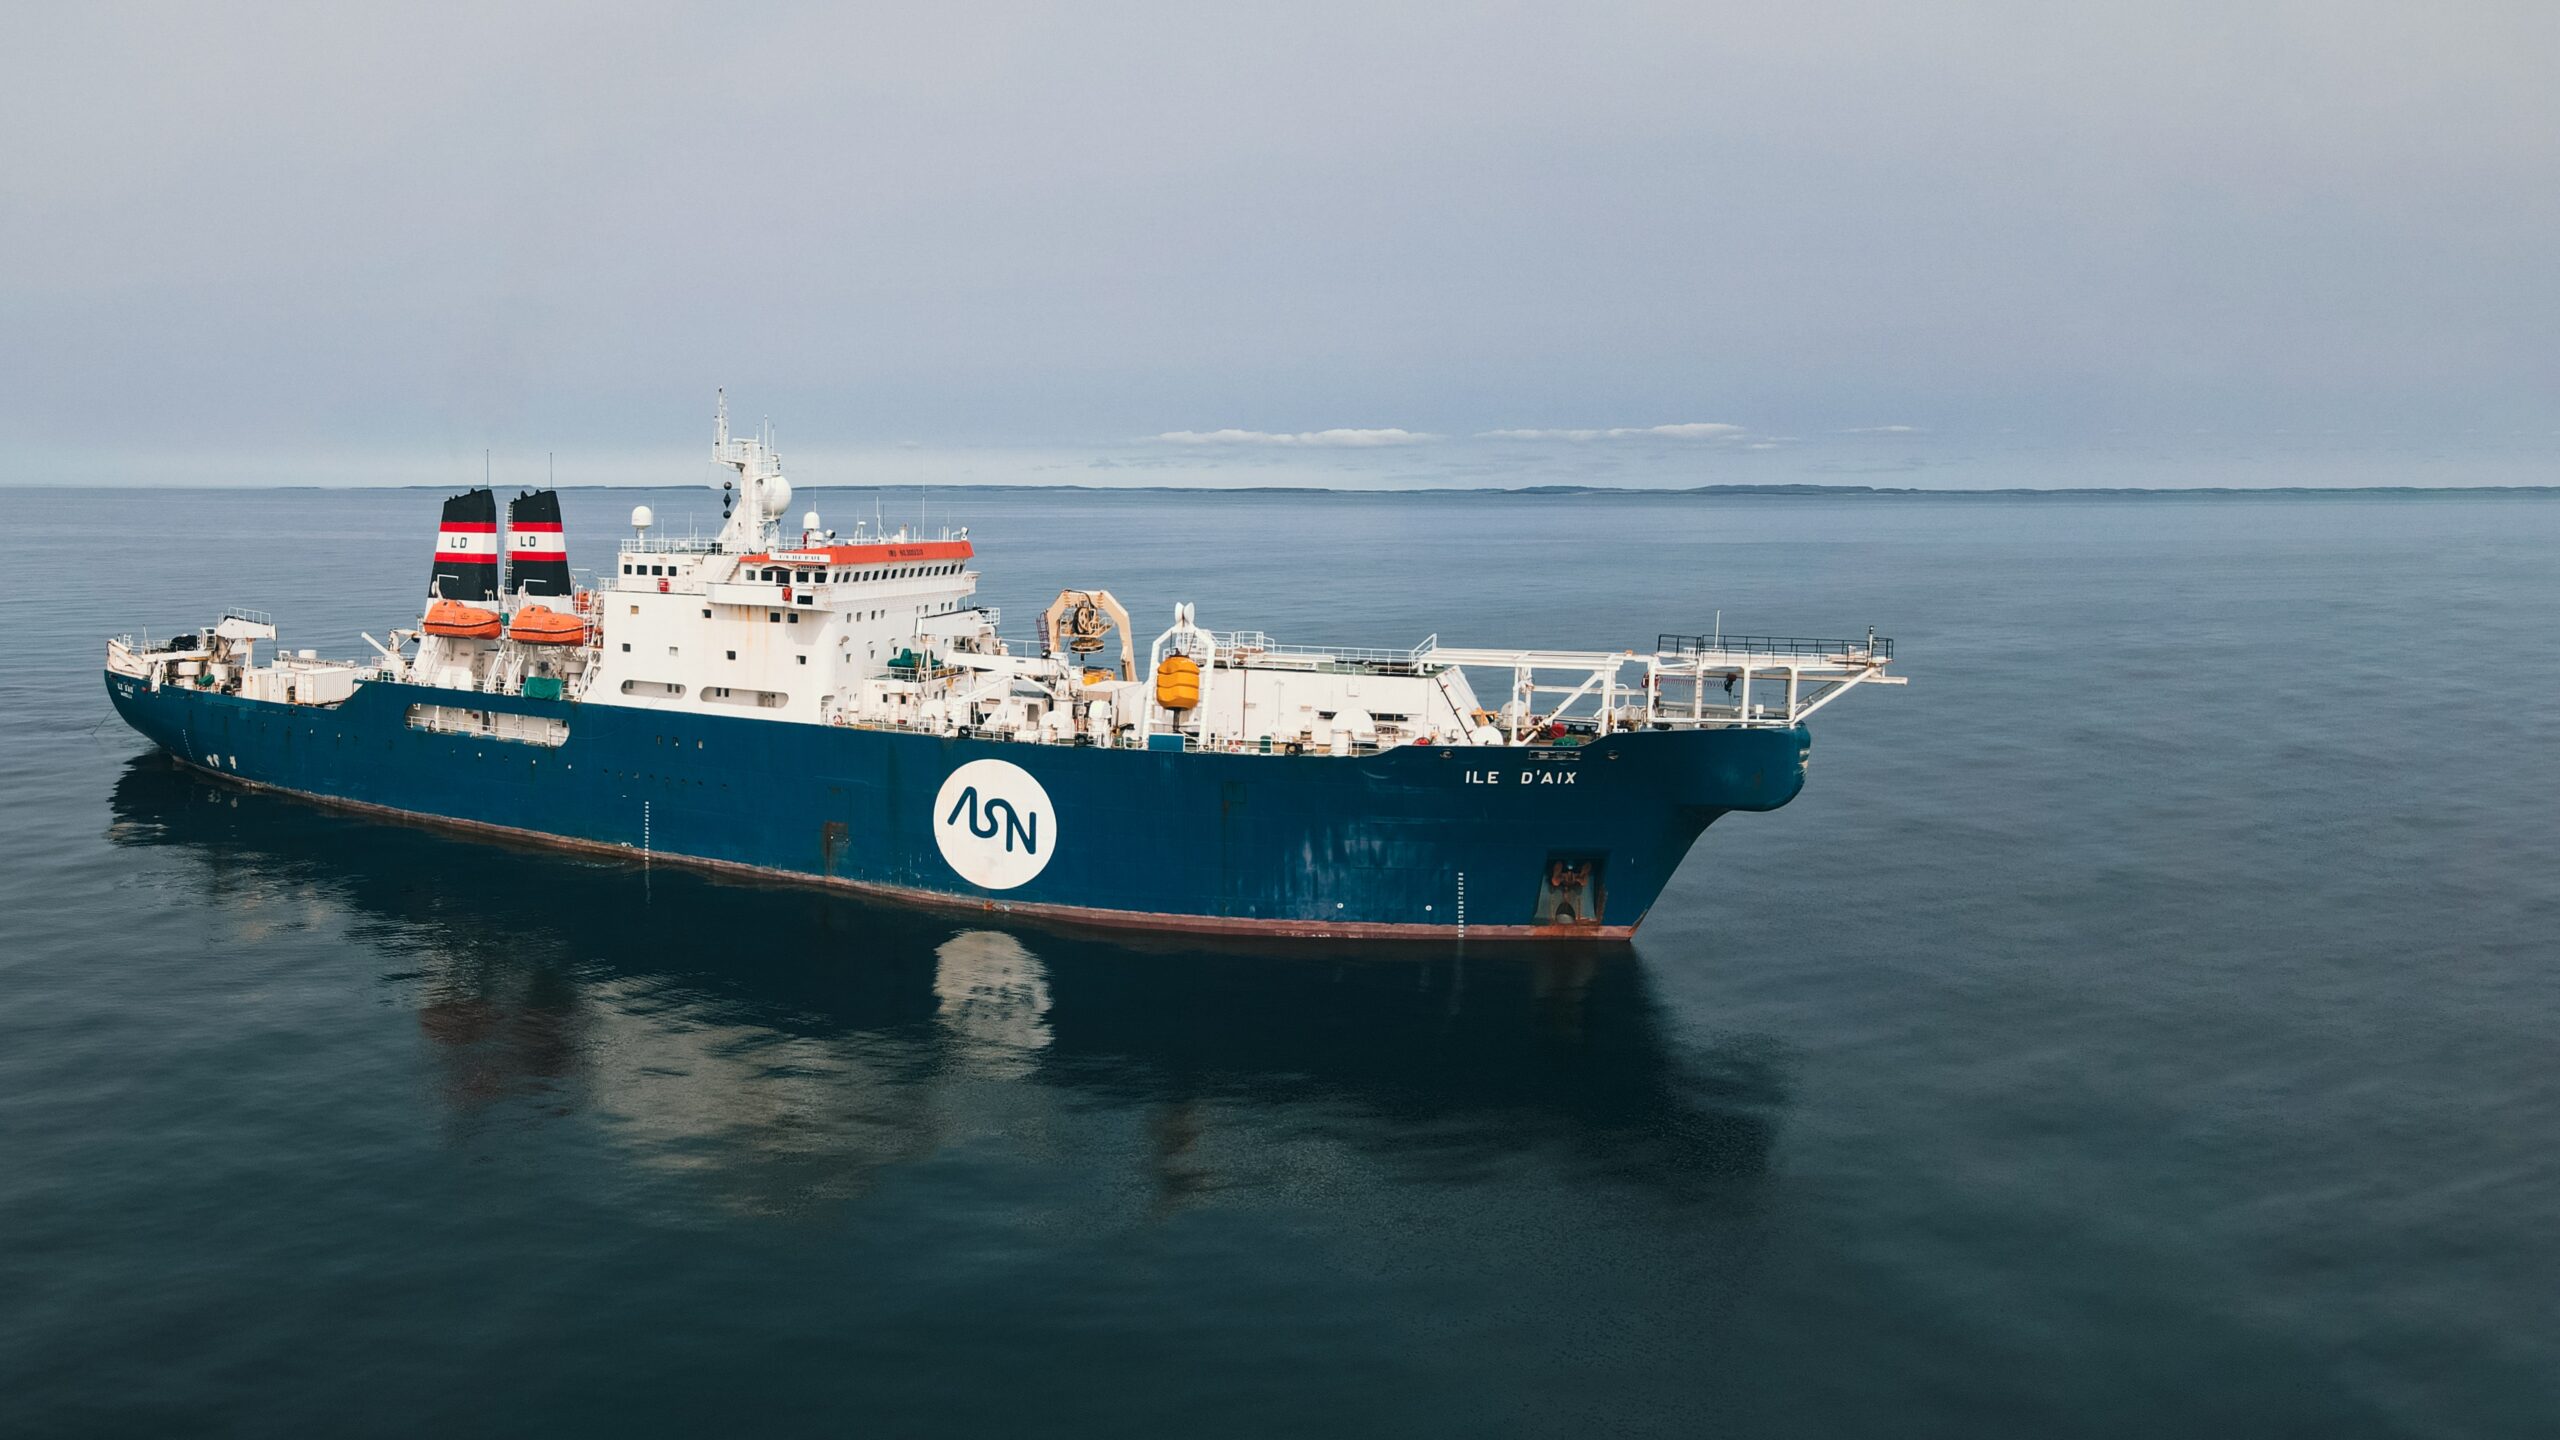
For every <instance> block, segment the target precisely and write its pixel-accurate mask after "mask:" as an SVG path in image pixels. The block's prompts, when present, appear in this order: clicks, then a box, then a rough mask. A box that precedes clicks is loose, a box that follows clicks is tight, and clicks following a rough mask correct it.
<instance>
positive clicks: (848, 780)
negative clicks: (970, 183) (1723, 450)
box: [106, 404, 1902, 939]
mask: <svg viewBox="0 0 2560 1440" xmlns="http://www.w3.org/2000/svg"><path fill="white" fill-rule="evenodd" d="M713 453H714V456H715V458H716V459H717V460H719V461H720V462H722V463H723V464H725V465H726V466H728V467H729V468H730V469H731V470H733V471H734V472H735V474H734V477H733V478H730V479H728V480H726V481H724V482H723V486H722V488H723V491H724V501H725V502H726V503H727V504H728V506H729V507H730V508H729V509H728V511H727V513H726V517H725V521H724V524H723V526H722V528H721V530H720V532H719V533H718V535H717V536H715V537H713V538H710V539H686V540H675V539H668V538H664V537H662V536H654V535H652V534H651V533H650V531H651V530H652V528H653V517H652V516H651V514H650V512H649V511H648V509H647V507H645V506H644V507H641V508H640V509H638V510H635V511H634V512H633V513H632V527H633V532H634V533H633V535H632V537H631V538H630V539H627V540H624V541H623V542H622V544H621V546H620V550H619V553H618V555H617V557H616V561H615V564H614V567H613V572H612V573H611V574H609V575H605V576H602V577H600V578H599V579H598V580H597V581H596V582H595V583H594V584H593V585H592V587H591V588H580V587H579V586H578V585H577V584H576V582H575V581H574V580H573V578H572V576H571V573H570V569H569V560H568V551H567V548H566V544H565V541H564V538H563V531H562V527H561V511H560V502H559V497H558V495H557V493H556V492H553V491H550V490H538V491H533V492H530V493H526V494H523V495H520V496H518V497H517V498H516V499H515V500H514V501H513V502H511V503H510V504H509V505H508V506H507V523H506V524H505V525H504V526H503V527H502V526H501V525H500V523H499V517H498V505H497V499H496V497H495V495H494V494H493V493H492V492H491V491H490V490H488V489H479V490H473V491H470V492H468V493H466V494H462V495H458V496H455V497H454V498H452V499H450V500H448V501H446V502H445V507H444V520H443V526H442V529H441V530H440V532H439V534H438V536H437V542H436V551H435V567H434V570H433V574H432V579H431V581H430V583H429V586H428V591H427V595H426V603H425V607H424V610H423V613H421V614H420V615H419V616H418V617H417V618H416V619H415V620H414V621H413V622H412V623H410V624H409V625H406V626H404V627H402V628H400V629H396V630H394V631H392V632H391V640H390V641H389V642H388V643H385V642H381V641H375V640H373V639H372V637H370V636H368V637H366V638H367V640H368V643H370V644H372V645H373V647H374V649H375V651H376V652H377V653H376V654H375V656H374V657H372V658H369V659H366V660H361V661H338V660H324V659H321V658H318V657H317V656H316V655H315V654H314V652H312V651H310V650H302V651H299V652H294V651H287V650H283V649H281V648H279V647H276V646H275V645H274V643H273V642H274V640H275V636H276V630H275V626H274V624H273V623H272V622H271V621H270V620H269V618H268V617H267V616H266V615H264V614H262V613H259V612H257V611H251V610H232V611H229V612H227V613H225V614H224V615H223V616H222V617H221V618H220V619H219V620H218V621H217V622H216V623H215V624H213V625H210V626H208V627H205V628H203V629H201V630H197V631H193V632H189V633H186V634H183V635H181V636H180V637H178V638H177V639H175V640H168V641H159V642H153V641H149V640H143V639H137V638H135V637H132V636H124V637H120V638H118V639H115V640H112V641H110V642H108V645H107V662H106V684H107V691H108V695H109V697H110V699H111V700H112V702H113V703H114V705H115V707H116V710H117V711H118V712H119V713H120V714H121V715H123V717H124V718H125V720H126V721H127V722H128V723H130V724H131V725H132V726H133V728H134V729H136V730H138V731H140V732H141V733H142V734H143V735H145V736H147V737H148V738H150V739H151V740H152V741H154V742H156V743H157V744H159V745H160V746H161V747H162V748H163V749H165V750H166V751H167V752H168V753H169V754H170V755H171V756H172V757H174V758H175V759H176V760H177V761H178V762H180V763H182V764H185V765H188V766H192V767H195V768H197V769H200V770H204V771H209V772H212V773H213V774H216V775H219V776H221V777H223V778H224V779H226V780H232V781H237V782H239V783H242V784H248V785H256V786H261V787H267V788H271V789H274V790H279V791H285V792H290V793H293V794H297V795H301V796H305V797H309V798H312V799H317V800H321V801H325V802H329V803H331V804H336V805H341V806H347V807H351V808H355V809H359V810H363V811H368V812H373V813H377V814H381V815H385V816H394V817H400V818H404V819H410V820H423V821H429V822H433V823H436V824H440V825H445V826H451V827H458V828H462V829H467V830H472V831H477V832H481V833H484V834H489V835H493V836H502V837H510V838H514V839H519V840H533V841H540V842H543V843H547V844H552V845H560V846H567V847H572V848H575V849H580V850H585V851H590V852H599V853H612V854H618V855H629V856H632V857H634V858H646V859H649V860H653V861H657V862H661V863H681V864H686V865H694V866H701V867H707V868H711V869H716V870H726V871H731V872H736V873H744V874H751V875H754V876H757V877H763V878H768V879H783V880H792V881H802V882H809V883H816V884H830V885H835V886H839V887H844V888H846V889H850V890H853V891H856V892H861V893H865V894H869V895H873V896H878V897H882V898H887V899H894V900H898V901H903V902H908V903H916V904H926V905H936V906H942V907H946V908H954V909H970V910H996V911H1006V912H1013V913H1018V914H1022V915H1026V916H1034V917H1043V918H1046V919H1048V920H1051V921H1056V922H1063V923H1071V924H1096V925H1118V926H1135V927H1153V928H1159V929H1171V930H1195V931H1230V932H1255V933H1267V934H1274V935H1283V936H1374V937H1395V936H1409V937H1448V938H1461V937H1485V938H1501V937H1541V938H1575V937H1581V938H1606V939H1623V938H1625V937H1627V936H1629V935H1631V934H1633V933H1634V931H1635V928H1636V926H1637V925H1638V924H1639V923H1640V922H1641V921H1642V920H1643V919H1644V916H1645V913H1646V911H1647V910H1649V909H1650V908H1651V907H1652V905H1653V903H1654V901H1655V899H1656V897H1658V896H1659V895H1660V894H1661V893H1662V890H1663V887H1664V885H1665V884H1666V883H1667V882H1668V881H1669V880H1670V878H1671V875H1672V873H1673V871H1674V870H1675V869H1677V868H1678V866H1679V864H1680V862H1681V860H1682V858H1683V857H1685V856H1686V855H1687V854H1688V852H1689V849H1690V847H1691V846H1692V845H1693V844H1694V843H1695V842H1696V841H1697V839H1698V837H1699V835H1700V834H1701V833H1702V832H1703V831H1704V830H1705V829H1706V827H1707V826H1708V824H1709V823H1711V822H1712V821H1714V820H1715V819H1717V818H1718V817H1719V816H1722V815H1724V814H1725V813H1726V812H1728V811H1734V810H1773V809H1776V808H1777V807H1779V806H1781V805H1784V804H1786V803H1787V802H1788V801H1789V800H1791V799H1793V798H1794V797H1795V794H1796V792H1797V791H1798V790H1799V789H1801V788H1802V786H1803V784H1804V774H1805V763H1806V757H1807V755H1808V753H1809V750H1810V747H1811V743H1812V742H1811V737H1810V735H1809V733H1808V732H1807V730H1806V728H1805V720H1806V718H1807V717H1808V716H1810V715H1811V714H1812V713H1813V712H1814V711H1816V710H1819V709H1821V708H1822V707H1823V706H1824V705H1826V704H1828V703H1829V702H1830V701H1832V700H1834V699H1836V698H1838V697H1839V696H1840V695H1842V694H1843V693H1845V692H1847V691H1848V690H1849V689H1851V688H1852V687H1855V686H1859V685H1878V684H1886V685H1891V684H1900V683H1902V680H1901V677H1899V676H1894V675H1890V674H1888V673H1886V672H1887V667H1888V666H1889V664H1890V663H1891V660H1892V655H1893V646H1892V642H1891V641H1888V640H1882V639H1879V638H1877V637H1876V636H1875V635H1874V634H1873V633H1872V632H1870V633H1869V634H1868V635H1867V636H1866V637H1865V638H1863V639H1853V640H1789V639H1775V638H1770V637H1749V638H1743V637H1733V636H1725V635H1721V634H1716V635H1662V636H1659V637H1657V638H1656V643H1655V645H1654V647H1653V648H1652V649H1651V650H1648V651H1634V650H1623V651H1570V650H1507V649H1485V648H1470V647H1453V646H1448V645H1443V644H1440V643H1439V642H1438V640H1437V638H1436V637H1435V638H1433V639H1428V640H1425V641H1423V642H1422V643H1421V644H1419V645H1416V646H1414V647H1412V648H1411V649H1404V650H1392V649H1362V648H1353V647H1345V646H1334V645H1291V644H1281V643H1279V642H1277V641H1275V640H1273V639H1272V638H1271V637H1269V636H1267V635H1264V634H1262V633H1260V632H1259V631H1252V630H1210V629H1206V628H1204V627H1203V626H1202V625H1201V624H1200V622H1199V621H1198V620H1197V619H1196V618H1195V617H1194V615H1193V611H1192V607H1191V606H1189V605H1177V606H1175V607H1174V613H1173V619H1172V623H1171V625H1170V626H1168V627H1167V628H1166V629H1165V630H1164V631H1163V632H1162V633H1161V634H1158V635H1156V636H1155V637H1154V639H1153V640H1151V641H1148V642H1147V643H1146V645H1145V648H1144V651H1143V653H1142V652H1141V651H1140V650H1139V648H1138V643H1137V642H1138V640H1139V638H1140V637H1139V636H1138V635H1137V634H1136V632H1135V631H1133V629H1132V627H1131V623H1130V619H1129V616H1128V615H1127V613H1126V612H1125V611H1124V610H1123V608H1122V607H1121V606H1120V604H1119V603H1118V602H1117V601H1116V600H1114V599H1113V597H1112V595H1111V594H1110V592H1109V591H1107V590H1067V591H1064V592H1062V593H1061V594H1060V595H1059V596H1058V598H1057V600H1056V602H1055V603H1053V604H1052V605H1050V606H1049V607H1048V609H1047V610H1046V611H1045V612H1044V613H1043V614H1041V615H1040V616H1038V617H1037V620H1036V624H1035V627H1034V628H1035V631H1036V634H1035V638H1034V639H1033V641H1032V642H1031V643H1030V644H1028V645H1024V644H1022V643H1020V642H1019V641H1017V642H1016V643H1014V644H1008V643H1007V642H1006V641H1005V640H1004V639H1003V638H1001V637H1000V636H999V633H998V628H997V623H998V616H997V613H996V611H995V610H994V609H992V608H990V607H987V606H983V605H979V604H977V603H975V601H974V600H973V598H972V597H973V596H974V594H975V592H976V589H977V581H978V575H977V572H976V571H974V570H973V569H971V567H970V561H971V557H972V555H973V554H974V551H973V549H972V547H971V545H970V541H969V538H968V532H967V531H965V530H962V531H958V532H953V533H944V534H937V535H934V536H930V537H928V536H926V535H923V534H920V533H916V532H911V531H908V530H906V529H903V528H899V529H894V530H891V529H886V528H884V527H882V526H881V525H879V524H877V523H876V522H875V523H869V524H863V525H857V526H856V527H854V529H852V530H851V531H850V532H847V533H842V534H839V533H838V532H836V531H834V530H827V529H821V528H820V524H819V517H818V516H817V515H815V514H810V515H807V516H805V517H804V518H803V522H802V524H801V525H800V526H799V527H797V528H795V529H791V530H788V531H786V530H785V529H784V528H783V526H782V524H781V521H782V517H783V516H784V514H785V512H786V511H787V510H788V508H789V506H790V503H791V485H790V483H789V482H788V481H787V480H785V479H784V478H783V473H782V466H781V462H780V460H779V457H778V456H777V455H776V454H775V453H774V451H773V448H772V445H771V437H770V435H769V434H766V433H759V434H758V435H756V436H754V437H752V438H741V437H738V436H733V435H731V434H730V432H729V427H728V421H727V412H726V406H725V404H724V405H723V407H722V410H721V416H720V419H719V421H718V429H717V433H716V438H715V440H714V450H713ZM262 647H263V648H262ZM1479 684H1483V685H1485V686H1487V687H1488V688H1486V689H1483V690H1479V689H1478V688H1477V686H1478V685H1479Z"/></svg>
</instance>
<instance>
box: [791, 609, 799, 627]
mask: <svg viewBox="0 0 2560 1440" xmlns="http://www.w3.org/2000/svg"><path fill="white" fill-rule="evenodd" d="M791 623H792V624H794V625H797V624H799V623H800V612H799V611H797V610H794V611H792V612H791Z"/></svg>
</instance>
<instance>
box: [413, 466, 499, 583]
mask: <svg viewBox="0 0 2560 1440" xmlns="http://www.w3.org/2000/svg"><path fill="white" fill-rule="evenodd" d="M427 594H428V596H429V597H430V598H433V599H438V600H467V601H470V602H471V603H473V604H482V603H485V602H488V601H491V600H495V599H497V598H498V497H497V496H496V495H495V494H494V493H492V492H490V491H487V490H466V491H464V492H463V493H462V494H459V495H456V496H454V497H453V498H452V499H450V500H447V501H446V502H444V523H443V524H442V525H441V526H439V527H438V528H437V530H436V568H435V571H434V573H433V574H432V575H430V576H429V577H428V579H427Z"/></svg>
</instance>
